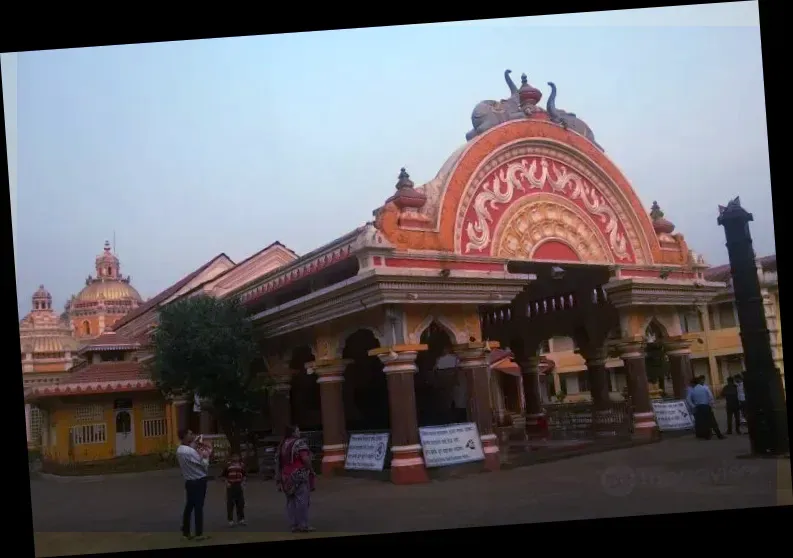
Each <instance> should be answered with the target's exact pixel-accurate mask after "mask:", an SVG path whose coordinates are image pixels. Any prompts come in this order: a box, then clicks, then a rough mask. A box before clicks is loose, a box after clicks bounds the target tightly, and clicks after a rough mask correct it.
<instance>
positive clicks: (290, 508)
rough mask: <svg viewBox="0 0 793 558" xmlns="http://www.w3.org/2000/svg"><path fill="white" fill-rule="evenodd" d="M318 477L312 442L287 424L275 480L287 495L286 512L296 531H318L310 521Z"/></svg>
mask: <svg viewBox="0 0 793 558" xmlns="http://www.w3.org/2000/svg"><path fill="white" fill-rule="evenodd" d="M314 479H315V475H314V469H313V468H312V466H311V451H310V450H309V448H308V443H306V441H305V440H304V439H303V438H301V437H300V429H299V428H298V427H297V426H288V427H286V430H285V432H284V437H283V439H282V440H281V443H280V444H278V450H277V454H276V459H275V482H276V484H277V486H278V490H279V491H280V492H283V493H284V495H285V496H286V513H287V516H288V517H289V523H290V527H291V528H292V532H293V533H308V532H311V531H314V528H313V527H311V526H309V524H308V508H309V505H310V502H311V491H312V490H314Z"/></svg>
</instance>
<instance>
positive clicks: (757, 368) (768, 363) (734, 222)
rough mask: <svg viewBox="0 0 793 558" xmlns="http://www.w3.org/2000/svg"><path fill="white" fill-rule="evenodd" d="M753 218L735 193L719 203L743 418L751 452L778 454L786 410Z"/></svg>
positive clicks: (785, 444) (783, 447) (784, 443)
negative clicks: (740, 358)
mask: <svg viewBox="0 0 793 558" xmlns="http://www.w3.org/2000/svg"><path fill="white" fill-rule="evenodd" d="M753 220H754V218H753V216H752V214H751V213H749V212H748V211H746V210H745V209H744V208H743V207H741V200H740V198H735V199H734V200H732V201H731V202H730V203H728V204H727V207H722V206H719V218H718V224H719V225H720V226H722V227H724V234H725V236H726V239H727V254H728V256H729V259H730V272H731V274H732V286H733V292H734V296H735V306H736V309H737V310H738V324H739V327H740V331H741V345H742V346H743V355H744V361H745V363H746V374H745V378H744V387H745V390H746V411H747V412H746V418H747V422H748V427H749V439H750V440H751V444H752V453H756V454H782V453H786V452H787V451H789V441H788V429H787V409H786V407H785V400H784V396H783V394H782V389H781V388H782V386H781V381H780V378H779V371H778V370H777V369H776V367H775V365H774V357H773V353H772V352H771V339H770V337H769V332H768V326H767V324H766V316H765V309H764V308H763V297H762V294H761V292H760V280H759V278H758V277H757V263H756V261H755V253H754V249H753V248H752V235H751V232H750V231H749V222H750V221H753Z"/></svg>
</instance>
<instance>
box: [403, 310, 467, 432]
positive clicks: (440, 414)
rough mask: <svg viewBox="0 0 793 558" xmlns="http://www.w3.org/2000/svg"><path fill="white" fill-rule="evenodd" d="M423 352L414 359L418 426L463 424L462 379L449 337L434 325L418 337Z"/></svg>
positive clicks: (464, 418) (436, 324) (465, 396)
mask: <svg viewBox="0 0 793 558" xmlns="http://www.w3.org/2000/svg"><path fill="white" fill-rule="evenodd" d="M421 344H423V345H427V347H428V348H427V350H426V351H423V352H421V353H419V355H418V357H417V358H416V366H417V368H418V372H417V373H416V384H415V385H416V410H417V412H418V422H419V425H420V426H436V425H442V424H452V423H456V422H465V421H466V407H467V405H466V400H467V390H466V387H465V377H464V375H463V374H462V373H461V372H460V370H459V369H458V368H457V357H456V356H455V355H454V353H453V352H452V347H453V346H454V343H453V341H452V337H451V335H449V333H448V332H447V331H446V330H445V329H444V328H443V326H441V325H440V324H438V323H437V322H434V321H433V322H432V323H431V324H430V325H429V327H427V329H425V330H424V333H422V334H421Z"/></svg>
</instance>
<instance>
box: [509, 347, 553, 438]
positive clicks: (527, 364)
mask: <svg viewBox="0 0 793 558" xmlns="http://www.w3.org/2000/svg"><path fill="white" fill-rule="evenodd" d="M515 357H516V358H515V360H516V362H517V363H518V366H519V367H520V373H521V375H522V379H523V398H524V404H525V405H526V433H527V434H528V435H529V436H530V437H534V438H544V437H546V436H547V435H548V425H547V423H546V421H545V410H544V409H543V406H542V399H541V398H540V357H538V356H525V355H520V356H518V355H515Z"/></svg>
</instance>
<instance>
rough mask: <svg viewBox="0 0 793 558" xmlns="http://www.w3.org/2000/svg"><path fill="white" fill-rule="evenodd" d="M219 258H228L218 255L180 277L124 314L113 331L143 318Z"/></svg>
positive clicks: (224, 255)
mask: <svg viewBox="0 0 793 558" xmlns="http://www.w3.org/2000/svg"><path fill="white" fill-rule="evenodd" d="M221 257H226V258H228V256H226V254H223V253H221V254H218V255H217V256H215V257H214V258H212V259H211V260H209V261H208V262H206V263H205V264H204V265H202V266H201V267H199V268H198V269H196V270H195V271H193V272H192V273H190V274H188V275H186V276H184V277H182V278H181V279H180V280H179V281H177V282H176V283H174V284H173V285H171V286H170V287H168V288H167V289H165V290H164V291H162V292H160V293H159V294H158V295H156V296H154V297H152V298H150V299H149V300H147V301H146V302H144V303H143V304H141V305H140V306H138V307H137V308H136V309H135V310H133V311H132V312H130V313H128V314H126V315H125V316H124V317H123V318H121V319H120V320H118V321H117V322H116V323H114V324H113V330H114V331H115V330H118V329H119V328H121V327H122V326H123V325H125V324H128V323H130V322H131V321H133V320H134V319H135V318H138V317H140V316H143V315H144V314H145V313H146V312H148V311H149V310H152V309H153V308H156V307H157V306H159V305H160V304H162V303H163V302H165V301H166V300H168V299H169V298H170V297H172V296H173V295H175V294H176V293H178V292H179V291H180V290H181V289H182V288H183V287H184V286H185V285H187V284H188V283H190V281H192V280H193V279H195V278H196V277H198V276H199V275H200V274H201V273H202V272H203V271H204V270H206V269H207V268H208V267H209V266H210V265H211V264H213V263H214V262H216V261H217V260H218V259H219V258H221ZM229 260H231V258H229Z"/></svg>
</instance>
